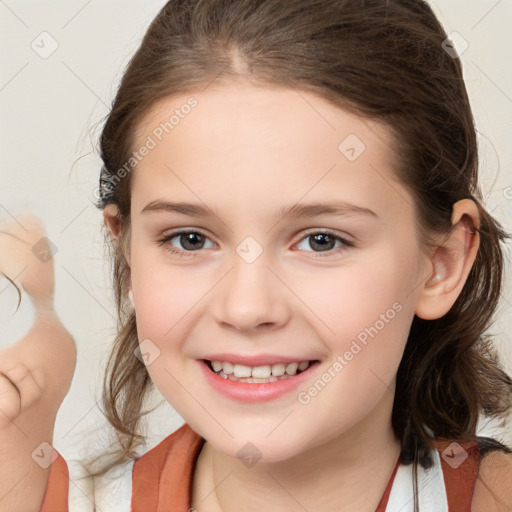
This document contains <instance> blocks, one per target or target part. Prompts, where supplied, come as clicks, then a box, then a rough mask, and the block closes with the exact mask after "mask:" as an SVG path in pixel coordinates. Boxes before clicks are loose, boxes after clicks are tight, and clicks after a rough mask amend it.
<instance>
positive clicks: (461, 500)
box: [436, 441, 480, 512]
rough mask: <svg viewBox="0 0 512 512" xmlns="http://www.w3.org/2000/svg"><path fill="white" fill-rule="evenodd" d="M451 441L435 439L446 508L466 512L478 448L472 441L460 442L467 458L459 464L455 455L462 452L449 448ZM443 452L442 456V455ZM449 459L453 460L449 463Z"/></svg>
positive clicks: (470, 494)
mask: <svg viewBox="0 0 512 512" xmlns="http://www.w3.org/2000/svg"><path fill="white" fill-rule="evenodd" d="M452 443H453V441H437V442H436V448H437V450H438V452H439V456H440V458H441V467H442V469H443V476H444V483H445V486H446V495H447V497H448V510H449V511H450V512H466V511H470V510H471V502H472V500H473V491H474V489H475V483H476V479H477V477H478V471H479V466H480V449H479V447H478V444H477V443H476V442H474V441H469V442H466V443H460V444H459V446H460V447H462V449H464V451H465V452H466V453H465V454H464V457H465V456H466V455H467V458H466V459H465V460H464V461H463V462H461V463H460V464H459V461H456V457H457V456H459V457H460V454H461V453H464V452H462V451H461V450H460V449H459V448H457V447H455V448H450V445H451V444H452ZM443 452H444V457H443ZM450 460H454V461H455V462H452V463H450V462H449V461H450Z"/></svg>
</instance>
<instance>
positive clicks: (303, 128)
mask: <svg viewBox="0 0 512 512" xmlns="http://www.w3.org/2000/svg"><path fill="white" fill-rule="evenodd" d="M190 95H191V94H180V95H176V96H173V97H171V98H166V99H165V100H164V101H161V102H160V103H158V104H156V105H155V106H154V108H153V109H152V110H151V111H150V112H148V114H147V116H146V117H145V118H144V120H143V121H142V122H141V124H140V125H139V127H138V130H137V138H136V146H137V147H140V146H141V145H142V144H143V142H144V140H145V139H146V137H147V136H148V135H150V134H151V132H152V130H153V129H154V128H155V127H156V126H158V124H159V123H160V122H162V121H165V120H167V119H169V117H170V116H171V115H172V113H173V111H174V110H175V109H176V108H180V106H181V105H183V104H184V103H186V101H187V99H188V98H189V97H190ZM193 96H194V97H195V98H196V99H197V101H198V106H197V107H196V108H195V109H194V110H192V112H191V113H190V114H189V115H188V116H186V117H185V118H184V119H182V120H180V123H179V124H178V125H177V126H176V127H175V128H174V129H173V130H172V132H170V133H169V134H168V135H166V136H165V137H164V138H163V140H162V141H161V142H159V143H158V145H157V146H156V147H155V148H154V149H152V150H151V151H150V152H149V154H148V155H147V156H146V157H145V158H144V159H143V160H142V161H141V162H140V163H139V164H138V165H137V166H136V168H135V170H134V171H133V177H132V178H133V182H132V184H131V187H132V188H131V191H132V192H131V193H132V196H131V201H132V202H131V237H130V243H129V250H128V252H127V254H126V257H127V260H128V262H129V265H130V267H131V287H132V293H133V300H134V307H135V311H136V317H137V327H138V334H139V340H141V341H142V340H145V339H149V340H151V343H152V345H151V346H152V347H157V348H158V350H159V351H160V353H159V355H158V357H156V359H154V360H153V361H152V362H151V364H148V366H147V369H148V372H149V374H150V376H151V379H152V380H153V382H154V383H155V386H156V387H157V388H158V389H159V391H160V392H161V393H162V395H163V396H164V397H165V398H166V399H167V400H168V401H169V403H170V404H171V405H172V406H173V407H174V408H175V409H176V410H177V411H178V413H179V414H180V415H181V416H182V417H183V418H184V419H185V421H186V422H187V423H189V425H190V426H191V427H192V428H193V429H194V430H195V431H196V432H198V433H199V434H200V435H201V436H202V437H204V438H205V439H206V440H207V441H206V443H205V445H204V447H203V449H202V451H201V453H200V455H199V458H198V461H197V464H196V467H195V470H194V479H193V489H192V506H193V507H194V508H196V509H197V510H199V511H201V512H203V511H207V512H220V511H224V512H234V511H235V510H236V511H238V510H240V504H241V503H243V506H244V510H246V511H251V512H252V511H259V510H262V509H264V510H267V511H269V512H273V511H280V512H283V511H284V512H292V511H293V512H295V511H298V510H304V509H306V510H323V511H326V512H329V511H333V512H334V511H337V512H339V511H347V512H348V511H356V510H357V511H362V512H364V511H368V512H370V511H372V512H373V511H374V510H375V508H376V507H377V505H378V503H379V501H380V499H381V496H382V494H383V492H384V489H385V488H386V486H387V483H388V480H389V478H390V475H391V473H392V471H393V468H394V466H395V463H396V461H397V458H398V455H399V451H400V446H399V442H398V440H397V439H396V438H395V437H394V434H393V431H392V428H391V423H390V419H391V410H392V405H393V397H394V389H395V378H396V372H397V368H398V365H399V362H400V359H401V356H402V353H403V350H404V347H405V343H406V340H407V335H408V332H409V329H410V325H411V322H412V320H413V317H414V315H415V314H416V315H418V316H420V317H421V318H425V319H434V318H439V317H441V316H443V315H444V314H445V313H446V312H447V311H448V310H449V309H450V307H451V306H452V305H453V303H454V302H455V300H456V298H457V296H458V295H459V293H460V291H461V290H462V287H463V285H464V282H465V281H466V279H467V276H468V273H469V271H470V269H471V266H472V264H473V262H474V260H475V257H476V254H477V251H478V245H479V238H478V233H476V234H471V233H470V231H469V230H470V229H471V227H472V226H476V227H479V215H478V209H477V207H476V205H475V203H473V202H472V201H470V200H462V201H459V202H458V203H456V204H455V205H454V208H453V215H452V222H453V229H452V231H451V233H449V235H448V236H444V237H442V239H441V238H440V239H439V245H440V247H439V248H438V249H436V250H434V249H429V250H425V248H422V247H420V245H419V242H418V238H417V227H416V224H415V218H414V212H413V204H414V203H413V199H412V196H411V195H410V194H409V192H408V191H407V189H406V188H405V187H404V186H403V185H401V184H400V183H398V182H397V181H396V178H395V177H394V172H393V169H394V157H395V155H394V152H393V140H392V138H391V135H390V132H389V130H388V129H387V128H386V126H385V125H382V124H379V123H375V122H374V121H372V122H370V121H368V120H363V119H362V118H359V117H357V116H356V115H354V114H351V113H348V112H347V111H345V110H343V109H341V108H338V107H334V106H333V105H331V104H329V103H328V102H327V101H326V100H324V99H322V98H320V97H319V96H317V95H315V94H312V93H309V92H304V91H301V92H300V94H299V93H298V92H297V91H295V90H291V89H284V88H276V87H270V86H256V85H254V84H251V83H248V82H245V81H243V80H238V81H232V82H228V83H223V84H214V85H210V86H209V87H208V88H207V89H205V90H203V91H200V92H197V93H194V95H193ZM350 134H356V135H357V137H358V138H359V139H360V140H361V141H363V142H364V144H365V146H366V150H365V151H364V152H363V153H362V154H361V155H360V156H359V157H358V158H357V159H356V160H355V161H349V160H348V159H347V158H346V157H345V156H344V155H343V154H342V153H341V152H340V151H339V150H338V146H339V145H340V143H341V142H342V141H343V140H344V139H345V138H346V137H347V136H348V135H350ZM156 200H161V201H176V202H181V201H184V202H193V203H199V204H201V205H203V206H204V205H206V206H209V207H210V208H213V209H215V211H216V212H217V216H210V217H205V218H200V217H192V216H188V215H182V214H178V213H172V212H164V211H158V212H156V211H155V212H150V213H148V212H145V213H141V212H142V210H143V208H144V207H145V206H146V205H147V204H149V203H151V202H153V201H156ZM331 200H340V201H342V200H343V201H346V202H350V203H352V204H356V205H359V206H363V207H366V208H370V209H371V210H373V211H374V212H375V213H376V214H377V215H378V218H373V217H371V216H363V215H351V216H345V217H342V216H337V215H333V214H329V215H322V216H310V217H307V218H297V219H293V218H288V217H287V218H281V217H280V216H279V215H278V212H279V210H280V208H282V207H285V206H291V205H294V204H296V203H310V202H325V201H331ZM105 221H106V223H107V226H108V227H109V229H110V231H111V234H112V236H113V237H119V225H118V224H117V222H116V207H115V206H113V205H109V206H108V207H107V208H106V209H105ZM179 228H188V229H190V230H191V231H193V230H199V231H200V232H201V233H202V234H204V235H205V236H206V238H205V239H204V243H203V245H201V243H200V242H196V247H198V249H195V250H194V249H188V253H187V254H185V255H182V256H180V255H176V254H171V253H170V252H169V250H168V249H169V247H171V246H173V247H174V248H175V249H177V250H180V249H181V251H184V252H186V251H187V248H186V247H183V245H181V244H180V237H179V236H177V237H175V238H173V239H172V241H168V242H166V243H165V244H163V245H162V244H160V243H159V240H161V239H162V238H163V237H164V236H165V235H168V234H170V233H171V232H172V231H173V230H176V229H179ZM325 229H331V230H334V231H336V234H337V235H338V236H341V237H343V238H346V239H347V240H350V241H353V243H354V246H353V247H348V246H345V245H344V244H343V243H342V242H339V241H337V242H335V243H332V245H327V244H326V245H327V247H326V249H325V250H324V251H322V249H321V248H318V246H315V245H314V240H313V238H312V237H311V236H309V237H308V236H307V235H312V234H317V233H318V232H322V231H323V230H325ZM306 230H308V232H306ZM247 236H252V237H253V238H254V239H255V240H256V241H257V242H258V244H259V245H260V246H261V248H262V249H263V252H262V254H261V255H260V256H259V257H258V258H257V259H256V260H255V261H254V262H253V263H251V264H248V263H247V262H246V261H244V259H242V258H241V257H240V256H239V255H238V253H237V252H236V249H237V247H238V246H239V244H240V243H241V242H242V241H243V240H244V239H245V238H246V237H247ZM182 241H183V240H182ZM441 242H442V244H443V245H442V246H441ZM187 247H188V246H187ZM340 247H342V250H340V249H339V248H340ZM325 251H328V252H325ZM192 253H193V254H192ZM191 254H192V256H191ZM315 256H316V257H315ZM436 275H438V276H439V277H438V278H435V276H436ZM395 303H399V304H400V306H401V309H400V312H398V313H396V315H394V318H393V319H392V320H389V321H388V322H387V323H386V324H385V327H384V328H382V329H380V330H379V332H378V334H377V335H376V336H374V337H373V338H369V340H368V344H367V346H364V348H363V349H362V350H361V351H360V352H359V353H358V354H357V356H356V357H354V358H353V359H352V360H351V361H349V362H348V364H347V365H346V366H345V367H344V368H343V370H342V371H341V372H339V373H337V375H336V377H335V378H333V379H332V380H331V381H330V382H329V383H328V385H327V386H325V388H324V389H323V390H322V391H321V392H320V393H318V395H317V396H315V397H314V398H312V399H311V401H310V402H309V403H308V404H306V405H304V404H301V403H299V401H298V400H297V393H296V392H292V393H289V394H286V395H284V396H281V397H279V398H278V399H275V400H272V401H268V402H264V403H260V404H244V403H239V402H236V401H234V400H231V399H229V398H226V397H224V396H221V395H219V394H218V393H217V392H216V391H215V390H213V389H212V388H211V387H210V386H209V385H208V383H207V382H206V380H205V379H204V376H203V375H202V372H201V371H200V368H199V365H198V362H197V360H196V359H197V358H201V357H203V356H204V355H205V354H207V353H208V352H235V353H243V354H259V353H262V352H266V353H272V354H287V355H290V356H297V360H308V359H319V360H320V361H321V363H320V367H318V368H317V370H316V373H315V376H316V378H318V377H319V376H321V374H322V373H324V372H326V371H327V370H328V368H329V367H331V366H332V365H333V363H334V362H335V361H336V358H337V356H338V355H343V354H344V353H345V352H346V351H347V350H349V348H350V345H351V343H352V341H353V340H355V339H356V337H357V335H358V334H359V333H361V332H362V331H364V329H365V328H366V327H369V326H372V325H374V324H375V323H376V321H377V320H379V318H381V315H384V314H386V312H387V311H388V310H390V308H392V305H393V304H395ZM312 383H313V382H309V383H308V385H307V386H303V387H302V388H301V389H302V390H306V389H307V388H308V387H309V386H310V385H311V384H312ZM248 442H251V443H253V444H254V445H255V446H256V447H257V448H258V450H259V452H261V459H260V460H259V461H258V462H257V463H256V464H255V465H254V466H252V467H246V466H245V465H244V464H243V463H242V462H241V461H240V460H239V459H238V457H237V452H238V451H239V450H240V449H241V448H242V447H243V446H244V445H245V444H246V443H248ZM369 482H371V485H368V483H369ZM248 497H250V499H249V498H248Z"/></svg>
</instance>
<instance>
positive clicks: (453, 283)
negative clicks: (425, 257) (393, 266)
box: [415, 199, 480, 320]
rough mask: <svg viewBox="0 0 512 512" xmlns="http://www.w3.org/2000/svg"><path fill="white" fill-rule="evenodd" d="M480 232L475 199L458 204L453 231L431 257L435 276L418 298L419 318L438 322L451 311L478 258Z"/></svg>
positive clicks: (456, 205) (416, 310)
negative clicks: (438, 319) (437, 320)
mask: <svg viewBox="0 0 512 512" xmlns="http://www.w3.org/2000/svg"><path fill="white" fill-rule="evenodd" d="M475 228H476V229H475ZM479 228H480V213H479V211H478V206H477V205H476V203H475V202H474V201H472V200H471V199H462V200H460V201H458V202H457V203H455V204H454V206H453V211H452V229H451V231H450V233H449V235H448V237H447V238H446V239H445V241H444V243H443V244H442V245H441V246H440V247H438V248H437V249H436V250H435V251H434V253H433V255H432V256H431V258H430V262H429V265H430V266H431V267H432V273H431V275H430V276H429V278H428V279H427V280H426V282H425V283H424V284H423V285H422V286H423V288H422V289H421V290H420V292H419V293H418V295H417V300H416V308H415V313H416V315H417V316H419V317H420V318H423V319H424V320H435V319H437V318H441V317H442V316H444V315H445V314H446V313H448V311H449V310H450V309H451V307H452V306H453V304H454V303H455V301H456V300H457V297H458V296H459V294H460V292H461V291H462V288H463V287H464V283H465V282H466V279H467V277H468V275H469V272H470V270H471V267H472V266H473V263H474V261H475V259H476V256H477V254H478V248H479V246H480V236H479V234H478V231H477V230H478V229H479Z"/></svg>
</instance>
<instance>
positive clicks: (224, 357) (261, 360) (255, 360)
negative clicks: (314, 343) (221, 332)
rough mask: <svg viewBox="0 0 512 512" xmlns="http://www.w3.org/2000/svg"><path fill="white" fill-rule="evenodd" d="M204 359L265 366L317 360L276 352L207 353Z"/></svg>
mask: <svg viewBox="0 0 512 512" xmlns="http://www.w3.org/2000/svg"><path fill="white" fill-rule="evenodd" d="M202 359H207V360H209V361H220V362H229V363H234V364H243V365H245V366H253V367H254V366H265V365H273V364H277V363H300V362H302V361H316V359H313V358H308V357H290V356H280V355H274V354H258V355H246V356H244V355H240V354H226V353H222V354H207V355H205V356H204V357H202Z"/></svg>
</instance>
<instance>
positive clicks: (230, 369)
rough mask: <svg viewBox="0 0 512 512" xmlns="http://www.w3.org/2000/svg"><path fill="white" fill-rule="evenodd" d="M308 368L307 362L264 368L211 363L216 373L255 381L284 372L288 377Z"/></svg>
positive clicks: (279, 364)
mask: <svg viewBox="0 0 512 512" xmlns="http://www.w3.org/2000/svg"><path fill="white" fill-rule="evenodd" d="M308 366H309V361H302V362H300V363H288V364H285V363H277V364H273V365H269V364H267V365H264V366H254V367H251V366H245V365H243V364H232V363H229V362H227V361H223V362H221V361H212V367H213V369H214V370H215V371H216V372H220V371H221V370H222V371H223V372H224V373H225V374H226V375H229V374H230V373H232V374H234V376H235V377H254V378H256V379H268V378H269V377H270V375H274V376H275V377H279V376H281V375H284V373H285V372H286V373H287V374H288V375H295V374H296V373H297V369H298V370H300V371H303V370H305V369H306V368H307V367H308Z"/></svg>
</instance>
